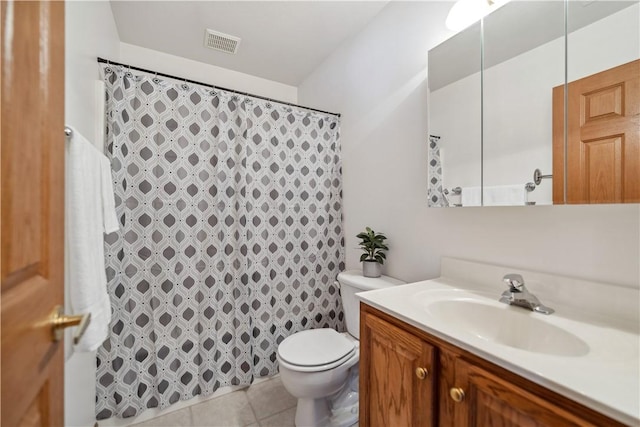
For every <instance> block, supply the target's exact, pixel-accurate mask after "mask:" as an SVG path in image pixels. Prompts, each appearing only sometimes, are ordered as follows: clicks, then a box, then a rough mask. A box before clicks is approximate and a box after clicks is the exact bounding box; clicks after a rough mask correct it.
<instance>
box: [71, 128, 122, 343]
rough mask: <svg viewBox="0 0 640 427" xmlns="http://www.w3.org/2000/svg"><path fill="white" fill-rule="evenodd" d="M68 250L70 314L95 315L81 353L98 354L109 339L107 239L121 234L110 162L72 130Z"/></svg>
mask: <svg viewBox="0 0 640 427" xmlns="http://www.w3.org/2000/svg"><path fill="white" fill-rule="evenodd" d="M66 200H67V201H66V223H67V232H66V237H67V246H68V255H69V260H68V263H67V266H68V272H67V274H68V279H69V288H70V297H71V309H72V311H73V313H75V314H84V313H87V312H90V313H91V322H90V323H89V326H88V328H87V330H86V332H85V333H84V335H83V337H82V339H81V340H80V342H79V343H78V344H77V345H76V347H75V350H77V351H94V350H96V349H97V348H98V347H99V346H100V345H101V344H102V343H103V342H104V340H105V339H106V338H107V333H108V329H109V322H110V321H111V302H110V300H109V295H108V293H107V277H106V273H105V263H104V236H103V233H111V232H114V231H117V230H118V220H117V217H116V213H115V203H114V196H113V186H112V184H111V167H110V164H109V160H108V159H107V158H106V157H105V156H104V155H103V154H102V153H100V152H99V151H98V150H97V149H96V148H95V147H94V146H93V145H92V144H91V143H90V142H89V141H87V140H86V139H85V138H84V137H83V136H82V135H80V133H79V132H78V131H77V130H75V129H73V134H72V137H71V138H70V141H68V143H67V198H66Z"/></svg>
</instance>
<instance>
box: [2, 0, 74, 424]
mask: <svg viewBox="0 0 640 427" xmlns="http://www.w3.org/2000/svg"><path fill="white" fill-rule="evenodd" d="M1 87H2V89H1V90H2V95H1V96H2V107H1V108H2V112H1V114H2V124H1V127H2V131H1V135H2V137H1V142H0V145H1V151H2V172H1V176H2V178H1V179H2V183H1V184H2V192H1V194H0V199H1V203H2V223H1V225H0V228H1V230H2V237H1V241H2V244H1V250H2V253H1V254H0V259H1V262H2V266H1V267H0V270H1V272H2V273H1V274H2V276H1V277H2V281H1V285H0V287H1V299H2V303H1V307H0V310H1V311H0V315H1V321H2V354H1V357H2V359H1V360H2V362H1V364H2V368H1V374H2V381H1V382H2V384H1V386H2V402H1V403H2V406H1V408H2V409H1V410H2V414H1V416H0V418H1V424H2V425H3V426H60V425H62V424H63V359H64V355H63V353H64V350H63V345H62V342H61V341H60V342H55V343H54V342H52V333H51V325H50V324H49V323H48V318H49V316H50V314H51V312H52V311H53V309H54V306H56V305H62V304H63V295H64V294H63V286H64V285H63V282H64V279H63V255H64V238H63V225H64V218H63V215H64V148H65V147H64V144H65V140H64V3H63V2H48V1H43V2H31V1H15V2H14V1H2V82H1Z"/></svg>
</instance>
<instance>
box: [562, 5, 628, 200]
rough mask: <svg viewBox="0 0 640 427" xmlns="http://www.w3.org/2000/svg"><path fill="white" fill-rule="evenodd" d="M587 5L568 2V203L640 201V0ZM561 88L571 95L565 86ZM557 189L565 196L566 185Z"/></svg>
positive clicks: (563, 162) (563, 160)
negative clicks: (639, 0)
mask: <svg viewBox="0 0 640 427" xmlns="http://www.w3.org/2000/svg"><path fill="white" fill-rule="evenodd" d="M585 3H586V2H573V1H570V2H569V3H568V36H567V45H568V52H567V54H568V55H567V58H568V62H567V78H568V85H567V87H568V92H567V93H568V95H567V101H568V102H567V143H566V159H564V154H565V152H563V150H562V148H563V144H562V141H560V140H559V139H558V140H554V145H555V146H556V147H557V149H556V150H554V151H555V152H554V155H555V153H557V157H558V160H559V161H558V162H556V163H559V164H558V165H557V169H558V170H561V171H562V168H561V167H562V166H565V160H566V172H567V182H566V203H638V202H640V60H639V58H640V37H639V36H638V35H639V34H640V5H639V2H638V1H632V2H629V1H626V2H621V1H608V0H606V1H605V0H597V1H592V2H588V3H586V4H585ZM554 91H555V93H554V95H555V96H556V97H557V98H561V97H563V96H564V88H563V87H558V88H556V89H554ZM553 108H554V121H558V120H560V117H559V113H556V111H555V110H557V108H559V107H557V106H556V104H555V103H554V107H553ZM556 114H557V115H556ZM555 117H557V119H556V118H555ZM554 174H556V172H555V169H554ZM557 187H558V188H554V193H557V194H558V199H560V201H561V200H562V199H563V198H564V194H563V190H564V188H563V187H560V186H557Z"/></svg>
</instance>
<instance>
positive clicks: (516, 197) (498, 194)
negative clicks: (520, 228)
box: [482, 184, 527, 206]
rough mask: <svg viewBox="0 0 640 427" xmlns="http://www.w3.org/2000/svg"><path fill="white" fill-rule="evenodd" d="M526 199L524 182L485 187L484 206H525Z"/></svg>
mask: <svg viewBox="0 0 640 427" xmlns="http://www.w3.org/2000/svg"><path fill="white" fill-rule="evenodd" d="M526 201H527V192H526V190H525V186H524V184H515V185H496V186H491V187H484V198H483V201H482V202H483V203H482V205H483V206H523V205H525V204H526V203H525V202H526Z"/></svg>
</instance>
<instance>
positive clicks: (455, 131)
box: [428, 0, 640, 206]
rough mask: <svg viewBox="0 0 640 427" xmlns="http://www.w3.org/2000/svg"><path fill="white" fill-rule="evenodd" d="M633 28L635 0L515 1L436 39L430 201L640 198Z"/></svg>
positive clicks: (639, 17)
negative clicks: (443, 38) (438, 42)
mask: <svg viewBox="0 0 640 427" xmlns="http://www.w3.org/2000/svg"><path fill="white" fill-rule="evenodd" d="M565 10H566V17H565ZM565 20H566V28H567V30H566V31H567V34H565ZM481 32H482V33H483V34H482V35H481ZM638 34H640V5H639V1H638V0H635V1H610V0H595V1H571V0H570V1H568V2H567V3H565V2H563V1H512V2H510V3H508V4H506V5H504V6H503V7H502V8H500V9H498V10H496V11H494V12H493V13H492V14H490V15H488V16H487V17H485V18H484V20H483V21H482V26H481V24H480V23H478V24H475V25H474V26H472V27H470V28H468V29H466V30H464V31H463V32H461V33H459V34H458V35H456V36H454V37H452V38H451V39H449V40H447V41H445V42H444V43H442V44H441V45H439V46H437V47H436V48H434V49H432V50H431V51H429V57H428V61H429V64H428V71H429V90H430V95H429V104H430V105H429V129H430V133H432V134H433V135H435V136H437V137H439V139H438V138H435V137H433V138H431V140H430V151H429V156H430V157H429V206H479V205H481V204H482V205H484V206H488V205H524V204H535V205H544V204H550V203H554V204H562V203H621V202H636V203H637V202H640V60H639V58H640V38H639V37H638ZM479 45H482V48H480V47H479ZM482 49H483V50H484V54H483V61H484V69H483V70H480V62H479V61H478V60H477V58H478V53H479V51H481V50H482ZM567 61H568V62H567ZM565 75H566V78H567V79H568V84H567V87H568V91H567V101H568V103H567V106H566V107H565V94H564V88H565ZM481 88H482V89H481ZM481 96H482V99H481V98H480V97H481ZM480 105H482V109H481V107H480ZM565 113H566V116H567V117H566V119H567V126H566V129H565ZM481 117H483V118H482V119H481ZM565 137H566V139H567V143H566V144H565ZM565 153H566V156H565ZM565 171H566V173H565ZM565 176H566V179H565ZM439 185H442V186H441V187H439ZM481 185H482V186H483V187H484V189H483V190H482V189H481V188H480V186H481ZM454 189H460V190H461V191H460V192H457V191H455V192H454V191H453V190H454ZM527 190H529V191H527ZM447 192H448V194H446V193H447ZM565 193H566V194H565ZM442 194H444V195H442Z"/></svg>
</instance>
